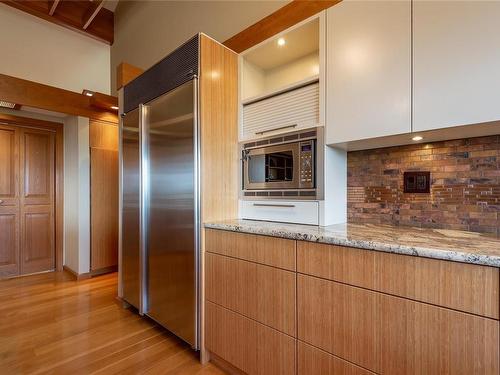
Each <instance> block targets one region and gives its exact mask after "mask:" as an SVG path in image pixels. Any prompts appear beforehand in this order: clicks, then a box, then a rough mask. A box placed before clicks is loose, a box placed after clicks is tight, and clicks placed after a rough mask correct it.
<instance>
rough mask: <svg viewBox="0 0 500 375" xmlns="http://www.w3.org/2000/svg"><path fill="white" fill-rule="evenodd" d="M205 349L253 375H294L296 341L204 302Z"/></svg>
mask: <svg viewBox="0 0 500 375" xmlns="http://www.w3.org/2000/svg"><path fill="white" fill-rule="evenodd" d="M205 310H206V320H205V324H206V327H205V346H206V348H207V349H208V350H209V351H210V352H212V353H214V354H216V355H217V356H219V357H221V358H222V359H224V360H225V361H227V362H229V363H230V364H232V365H233V366H235V367H237V368H239V369H241V370H242V371H244V372H245V373H247V374H250V375H253V374H256V375H268V374H273V375H280V374H282V375H293V374H295V350H296V340H295V339H294V338H293V337H290V336H288V335H285V334H283V333H280V332H278V331H276V330H274V329H272V328H269V327H266V326H264V325H262V324H260V323H258V322H256V321H254V320H251V319H248V318H245V317H244V316H242V315H239V314H237V313H235V312H232V311H230V310H227V309H225V308H223V307H221V306H218V305H216V304H214V303H211V302H206V305H205Z"/></svg>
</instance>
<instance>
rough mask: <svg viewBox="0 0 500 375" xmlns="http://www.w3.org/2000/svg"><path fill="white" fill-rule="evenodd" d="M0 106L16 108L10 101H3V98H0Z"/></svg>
mask: <svg viewBox="0 0 500 375" xmlns="http://www.w3.org/2000/svg"><path fill="white" fill-rule="evenodd" d="M0 107H2V108H10V109H14V108H16V104H15V103H10V102H4V101H3V100H0Z"/></svg>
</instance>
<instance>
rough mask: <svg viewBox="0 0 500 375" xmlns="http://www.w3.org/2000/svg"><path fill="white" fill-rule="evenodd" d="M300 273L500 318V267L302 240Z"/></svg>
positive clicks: (298, 248)
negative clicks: (499, 268) (499, 269)
mask: <svg viewBox="0 0 500 375" xmlns="http://www.w3.org/2000/svg"><path fill="white" fill-rule="evenodd" d="M297 270H298V272H301V273H304V274H309V275H313V276H318V277H322V278H325V279H330V280H334V281H339V282H342V283H346V284H351V285H355V286H360V287H363V288H367V289H373V290H377V291H380V292H384V293H388V294H394V295H397V296H401V297H406V298H410V299H414V300H417V301H422V302H428V303H432V304H435V305H438V306H444V307H449V308H452V309H456V310H461V311H466V312H470V313H474V314H478V315H483V316H487V317H490V318H495V319H498V318H499V311H498V310H499V300H500V296H499V287H500V279H499V272H498V268H493V267H486V266H479V265H473V264H464V263H457V262H449V261H442V260H438V259H428V258H421V257H414V256H406V255H399V254H389V253H383V252H378V251H369V250H362V249H354V248H349V247H343V246H334V245H325V244H316V243H311V242H304V241H299V242H297Z"/></svg>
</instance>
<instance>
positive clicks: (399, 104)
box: [326, 0, 411, 144]
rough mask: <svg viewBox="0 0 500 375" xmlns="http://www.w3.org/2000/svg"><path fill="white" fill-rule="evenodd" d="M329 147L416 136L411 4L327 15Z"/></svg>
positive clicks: (373, 5) (338, 8) (347, 6)
mask: <svg viewBox="0 0 500 375" xmlns="http://www.w3.org/2000/svg"><path fill="white" fill-rule="evenodd" d="M327 43H328V46H327V70H326V76H327V78H326V85H327V95H326V102H327V103H326V116H327V121H326V124H327V125H326V143H327V144H331V143H340V142H347V141H354V140H361V139H366V138H373V137H381V136H387V135H394V134H401V133H409V132H410V131H411V97H410V94H411V86H410V85H411V2H410V1H409V0H404V1H342V2H341V3H339V4H337V5H335V6H334V7H331V8H329V9H328V10H327Z"/></svg>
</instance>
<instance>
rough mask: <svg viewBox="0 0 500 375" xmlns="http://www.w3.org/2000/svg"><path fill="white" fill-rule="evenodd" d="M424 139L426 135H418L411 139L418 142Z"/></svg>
mask: <svg viewBox="0 0 500 375" xmlns="http://www.w3.org/2000/svg"><path fill="white" fill-rule="evenodd" d="M422 139H424V137H422V136H421V135H416V136H414V137H413V138H412V139H411V140H412V141H415V142H418V141H421V140H422Z"/></svg>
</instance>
